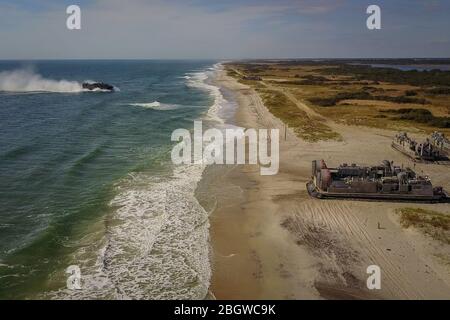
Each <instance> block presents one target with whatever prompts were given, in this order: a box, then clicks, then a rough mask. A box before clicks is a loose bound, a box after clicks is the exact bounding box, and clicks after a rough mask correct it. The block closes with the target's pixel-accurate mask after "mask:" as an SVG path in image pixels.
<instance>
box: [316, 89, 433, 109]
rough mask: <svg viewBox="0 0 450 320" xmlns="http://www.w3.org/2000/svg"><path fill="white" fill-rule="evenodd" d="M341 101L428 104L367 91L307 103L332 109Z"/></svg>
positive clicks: (417, 99)
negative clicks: (377, 94) (376, 94)
mask: <svg viewBox="0 0 450 320" xmlns="http://www.w3.org/2000/svg"><path fill="white" fill-rule="evenodd" d="M343 100H375V101H387V102H394V103H402V104H405V103H414V104H428V103H429V102H428V101H427V100H425V99H421V98H413V97H409V96H406V95H405V96H384V95H383V96H374V95H372V94H370V93H369V92H367V91H356V92H340V93H338V94H336V95H335V96H333V97H327V98H310V99H309V102H311V103H312V104H315V105H317V106H320V107H332V106H335V105H337V104H338V103H339V102H341V101H343Z"/></svg>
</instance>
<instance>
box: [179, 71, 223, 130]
mask: <svg viewBox="0 0 450 320" xmlns="http://www.w3.org/2000/svg"><path fill="white" fill-rule="evenodd" d="M208 69H210V70H209V71H204V72H195V73H191V74H190V78H189V79H187V80H188V81H187V85H188V86H190V87H193V88H198V89H201V90H205V91H208V92H209V93H210V95H211V96H212V97H213V98H214V103H213V105H212V106H211V107H210V108H209V109H208V113H207V115H208V117H209V118H210V119H211V120H214V121H217V122H219V123H224V120H223V119H222V118H221V117H220V116H219V111H220V109H221V108H222V107H223V106H224V104H225V103H226V100H225V98H224V97H223V95H222V92H220V89H219V87H217V86H214V85H212V84H209V83H207V80H208V78H209V77H211V76H213V75H214V72H217V71H219V70H221V69H223V66H222V64H220V63H218V64H215V65H214V67H212V68H208Z"/></svg>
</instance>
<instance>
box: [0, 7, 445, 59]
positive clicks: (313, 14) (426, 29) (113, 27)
mask: <svg viewBox="0 0 450 320" xmlns="http://www.w3.org/2000/svg"><path fill="white" fill-rule="evenodd" d="M72 4H76V5H78V6H79V7H80V8H81V30H68V29H67V27H66V19H67V18H68V14H66V8H67V6H69V5H72ZM371 4H376V5H378V6H380V8H381V23H382V29H381V30H368V29H367V27H366V20H367V18H368V14H367V13H366V9H367V7H368V6H369V5H371ZM449 31H450V0H387V1H376V0H370V1H366V0H271V1H269V0H247V1H246V0H240V1H237V0H127V1H123V0H90V1H89V0H78V1H76V0H0V59H221V60H222V59H245V58H408V57H429V58H433V57H435V58H438V57H450V32H449Z"/></svg>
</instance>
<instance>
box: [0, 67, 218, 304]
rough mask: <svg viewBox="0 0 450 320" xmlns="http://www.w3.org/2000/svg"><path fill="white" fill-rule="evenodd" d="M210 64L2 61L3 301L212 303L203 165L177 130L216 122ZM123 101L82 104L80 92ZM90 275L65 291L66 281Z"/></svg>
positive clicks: (84, 97) (93, 98) (95, 99)
mask: <svg viewBox="0 0 450 320" xmlns="http://www.w3.org/2000/svg"><path fill="white" fill-rule="evenodd" d="M217 68H220V66H219V65H215V62H214V61H35V62H28V63H24V62H18V61H2V62H0V204H1V205H0V299H5V298H56V299H71V298H81V299H100V298H103V299H144V298H145V299H161V298H167V299H183V298H185V299H202V298H204V297H205V295H206V294H207V292H208V287H209V280H210V274H211V269H210V265H209V243H208V239H209V235H208V228H209V223H208V212H206V211H205V210H204V209H203V208H202V207H201V206H200V205H199V203H198V202H197V200H196V199H195V197H194V191H195V188H196V185H197V183H198V181H199V180H200V178H201V175H202V171H203V169H204V168H203V167H202V166H180V167H175V166H173V165H172V164H171V161H170V151H171V148H172V146H173V143H172V142H171V141H170V136H171V133H172V131H173V130H174V129H176V128H188V129H189V128H192V127H193V121H194V120H196V119H204V120H205V121H206V123H207V124H209V125H212V124H215V123H217V124H219V123H221V122H223V121H222V120H221V117H220V116H219V114H220V112H219V111H220V109H221V107H222V106H223V105H224V104H226V100H225V98H224V97H223V95H222V94H221V91H220V90H219V89H218V88H217V87H215V86H213V85H211V84H210V83H209V82H210V78H211V76H212V75H213V74H214V72H215V70H216V69H217ZM88 80H89V81H103V82H106V83H110V84H112V85H114V86H115V87H116V89H117V90H116V92H114V93H106V92H85V91H83V90H82V88H81V83H82V82H83V81H88ZM70 265H76V266H78V267H79V268H80V271H81V284H82V289H81V290H68V289H67V288H66V280H67V277H68V276H69V275H68V274H66V273H65V270H66V268H67V267H69V266H70Z"/></svg>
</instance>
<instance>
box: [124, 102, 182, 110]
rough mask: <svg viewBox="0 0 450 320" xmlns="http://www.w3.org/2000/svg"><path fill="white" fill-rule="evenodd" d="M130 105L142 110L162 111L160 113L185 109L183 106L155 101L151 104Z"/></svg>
mask: <svg viewBox="0 0 450 320" xmlns="http://www.w3.org/2000/svg"><path fill="white" fill-rule="evenodd" d="M129 105H130V106H133V107H141V108H146V109H153V110H160V111H165V110H175V109H179V108H182V107H183V106H181V105H177V104H165V103H161V102H159V101H153V102H149V103H130V104H129Z"/></svg>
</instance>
